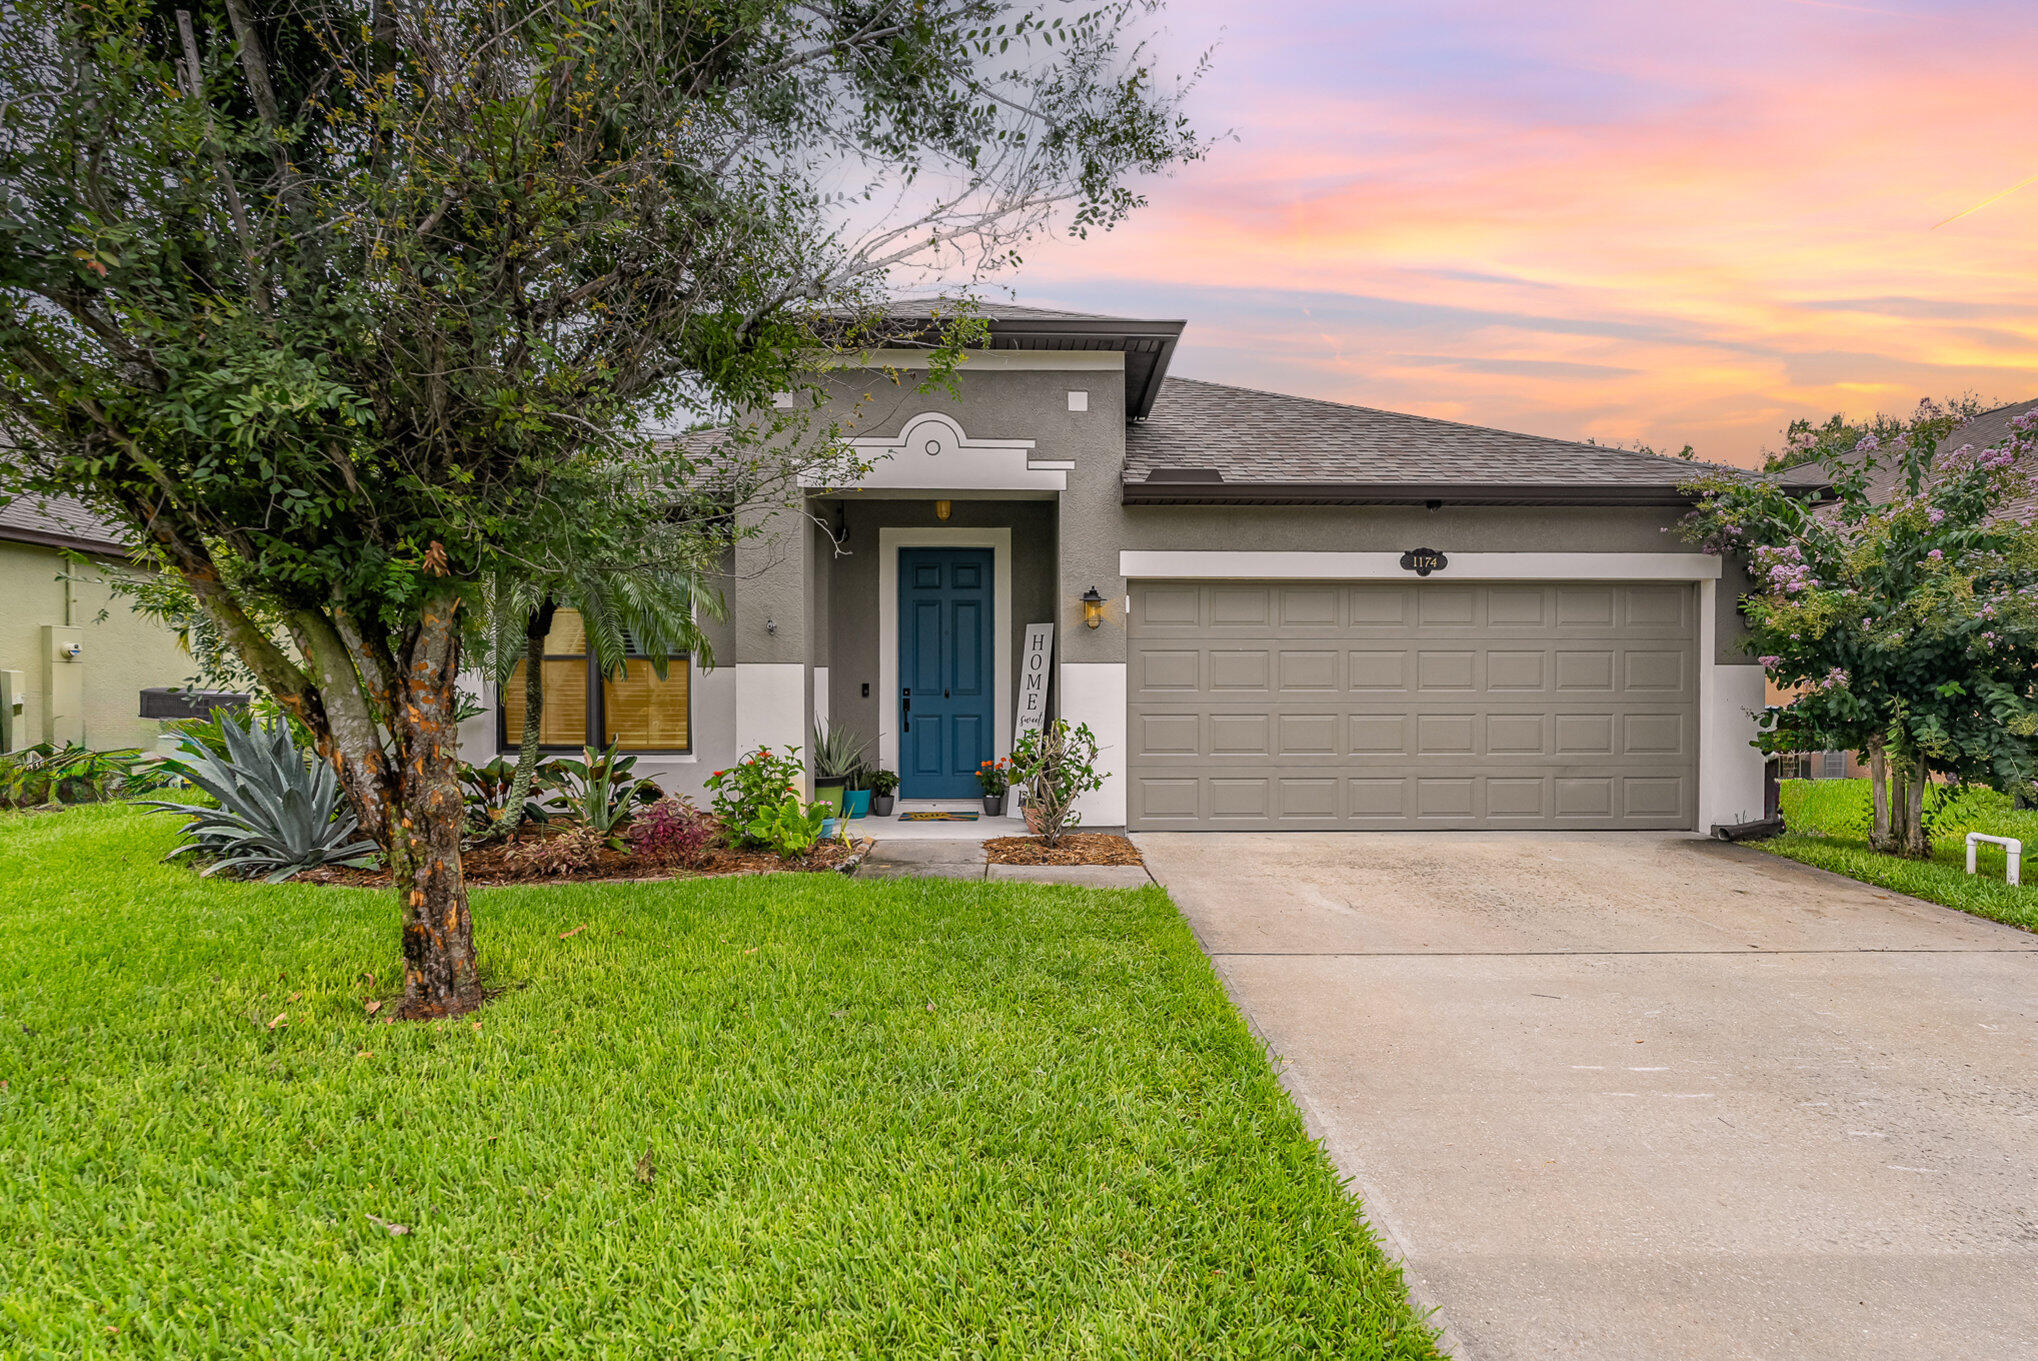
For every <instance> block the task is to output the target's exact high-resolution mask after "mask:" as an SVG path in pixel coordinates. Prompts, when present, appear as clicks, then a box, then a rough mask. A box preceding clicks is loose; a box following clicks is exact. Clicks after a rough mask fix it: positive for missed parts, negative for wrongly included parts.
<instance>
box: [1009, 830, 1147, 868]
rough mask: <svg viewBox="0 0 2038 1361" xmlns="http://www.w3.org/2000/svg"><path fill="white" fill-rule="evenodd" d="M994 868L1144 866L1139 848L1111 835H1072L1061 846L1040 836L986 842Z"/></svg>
mask: <svg viewBox="0 0 2038 1361" xmlns="http://www.w3.org/2000/svg"><path fill="white" fill-rule="evenodd" d="M984 850H985V852H986V853H987V854H988V855H989V857H990V861H991V863H992V864H993V865H1143V864H1145V863H1146V862H1145V861H1144V860H1141V859H1140V858H1139V848H1138V847H1137V846H1135V845H1133V844H1132V843H1131V842H1130V841H1127V840H1126V839H1125V838H1124V837H1122V836H1113V835H1111V834H1110V833H1109V832H1070V833H1069V834H1068V835H1067V836H1065V837H1063V838H1062V839H1061V845H1059V846H1050V845H1048V844H1047V843H1046V842H1045V841H1042V840H1041V839H1040V838H1039V837H1037V836H1001V837H993V838H992V839H991V840H989V841H986V842H985V843H984Z"/></svg>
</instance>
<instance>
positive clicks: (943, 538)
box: [877, 526, 1124, 770]
mask: <svg viewBox="0 0 2038 1361" xmlns="http://www.w3.org/2000/svg"><path fill="white" fill-rule="evenodd" d="M901 548H988V549H990V550H991V628H992V630H993V631H994V632H995V635H996V636H995V637H994V638H993V640H992V649H991V655H992V663H991V664H992V665H993V666H995V667H996V668H997V677H996V681H997V683H996V686H995V689H994V696H995V697H994V700H993V705H994V707H993V709H992V711H991V741H992V746H993V750H992V753H991V754H992V755H993V756H1003V755H1005V754H1006V753H1007V752H1009V751H1011V749H1012V726H1011V725H1012V530H1011V527H1010V526H1002V527H987V528H983V529H965V528H961V527H953V528H950V527H929V528H924V529H921V528H909V527H905V526H884V527H881V528H879V530H878V532H877V563H878V565H877V703H878V710H877V755H878V764H879V765H881V766H883V767H884V768H885V769H886V770H897V769H898V768H899V550H900V549H901ZM1120 707H1121V708H1123V707H1124V706H1123V705H1122V704H1121V705H1120ZM1119 721H1120V722H1121V723H1122V722H1123V721H1124V719H1123V716H1122V715H1121V717H1120V719H1119Z"/></svg>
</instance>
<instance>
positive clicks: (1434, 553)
mask: <svg viewBox="0 0 2038 1361" xmlns="http://www.w3.org/2000/svg"><path fill="white" fill-rule="evenodd" d="M1450 565H1451V560H1450V559H1449V558H1447V557H1445V556H1444V555H1443V554H1442V553H1441V552H1439V551H1438V550H1437V549H1434V548H1411V549H1409V550H1408V551H1407V552H1406V553H1403V554H1402V555H1401V570H1402V571H1404V572H1413V573H1415V574H1416V575H1417V576H1419V577H1426V576H1428V575H1429V574H1430V573H1431V572H1441V571H1443V570H1444V568H1446V567H1449V566H1450Z"/></svg>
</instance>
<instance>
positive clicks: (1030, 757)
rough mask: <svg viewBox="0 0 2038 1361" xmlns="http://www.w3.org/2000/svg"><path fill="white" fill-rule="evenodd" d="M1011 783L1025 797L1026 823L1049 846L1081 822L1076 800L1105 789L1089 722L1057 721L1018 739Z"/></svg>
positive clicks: (1094, 737) (1054, 844)
mask: <svg viewBox="0 0 2038 1361" xmlns="http://www.w3.org/2000/svg"><path fill="white" fill-rule="evenodd" d="M1012 780H1013V782H1014V783H1015V784H1017V785H1019V786H1020V787H1021V788H1022V789H1024V790H1025V792H1026V807H1027V809H1028V814H1027V821H1028V822H1029V823H1030V824H1031V825H1032V826H1033V829H1034V830H1035V831H1036V832H1038V833H1039V835H1040V838H1041V840H1043V841H1045V842H1046V843H1047V844H1048V845H1050V846H1057V845H1060V844H1061V839H1062V838H1063V837H1064V836H1066V835H1067V834H1068V833H1069V832H1071V831H1073V830H1074V829H1075V828H1076V827H1077V826H1079V825H1081V823H1082V820H1083V819H1082V815H1081V814H1080V813H1078V812H1076V800H1077V799H1079V798H1081V797H1082V796H1083V795H1085V794H1088V793H1090V792H1092V791H1093V790H1098V789H1102V788H1103V787H1104V777H1103V776H1102V775H1099V774H1098V773H1097V738H1096V734H1094V733H1092V732H1091V731H1090V725H1089V724H1087V723H1085V724H1081V725H1079V726H1077V727H1074V728H1071V727H1070V726H1069V724H1068V720H1067V719H1065V718H1057V719H1055V720H1054V721H1053V722H1052V723H1049V724H1047V725H1045V726H1044V727H1041V728H1037V729H1035V730H1033V731H1031V732H1028V733H1027V734H1026V735H1025V736H1023V737H1021V738H1020V739H1019V746H1018V748H1017V749H1016V750H1015V751H1013V753H1012Z"/></svg>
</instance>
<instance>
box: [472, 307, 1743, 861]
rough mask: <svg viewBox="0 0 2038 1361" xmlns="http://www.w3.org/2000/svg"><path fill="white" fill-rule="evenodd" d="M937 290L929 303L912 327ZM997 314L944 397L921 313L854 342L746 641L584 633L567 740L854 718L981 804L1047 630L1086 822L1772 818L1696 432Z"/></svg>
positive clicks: (732, 627)
mask: <svg viewBox="0 0 2038 1361" xmlns="http://www.w3.org/2000/svg"><path fill="white" fill-rule="evenodd" d="M937 306H938V304H937V303H936V302H935V301H934V300H928V301H926V302H921V303H909V304H901V305H899V306H898V307H897V308H896V309H895V310H896V315H897V317H898V318H899V320H900V324H901V327H902V331H903V332H904V338H905V339H908V340H910V339H912V338H913V336H914V332H915V328H916V327H925V326H931V324H932V323H931V321H930V320H929V319H930V318H931V317H932V315H933V314H934V312H935V311H936V310H937ZM982 314H983V315H984V316H985V318H986V320H987V322H988V327H989V339H988V343H987V344H986V345H984V346H983V347H981V348H979V349H976V350H973V351H972V352H971V353H970V355H969V357H968V360H967V362H966V363H965V364H964V365H963V369H962V373H961V377H960V379H959V381H958V385H957V388H956V392H955V393H954V394H953V395H951V394H950V393H948V392H947V391H935V392H931V393H923V392H920V391H918V390H917V387H918V384H917V383H916V382H915V381H914V380H913V378H912V377H911V376H910V375H911V374H912V372H913V371H914V370H916V369H919V370H924V369H925V367H926V364H927V356H926V352H925V348H924V346H918V345H914V344H910V343H901V344H900V345H899V346H898V347H897V348H893V349H885V350H880V351H877V352H873V353H870V354H868V355H866V356H864V357H862V358H861V359H859V360H858V361H857V362H856V363H855V364H853V365H844V366H843V367H841V368H840V369H837V370H835V371H833V372H832V373H831V375H830V376H829V378H828V380H827V384H826V414H828V415H830V416H833V417H839V418H840V419H841V420H843V421H844V422H845V423H849V424H850V425H851V428H852V429H853V432H854V433H853V434H852V436H851V438H850V445H851V448H852V451H853V452H854V453H856V454H857V455H858V456H859V457H860V459H862V460H864V461H867V462H868V465H869V471H868V473H867V474H866V475H864V476H862V477H861V478H860V479H858V480H856V481H855V483H854V485H849V486H828V485H818V484H817V485H812V486H809V487H808V488H807V490H806V494H805V505H804V507H803V512H804V513H789V512H784V511H782V512H780V513H778V514H776V515H773V516H771V517H769V519H768V520H767V521H766V522H765V524H764V528H763V532H761V533H760V534H758V535H757V536H755V537H754V538H751V539H749V540H747V541H744V542H743V543H741V544H740V545H739V547H738V549H737V550H736V553H735V561H734V563H733V567H732V572H731V576H730V581H729V583H728V598H729V603H730V610H729V617H728V618H727V619H726V620H724V621H721V622H719V623H717V624H715V625H714V626H713V627H714V632H713V635H712V636H713V638H714V641H715V644H716V653H717V662H718V665H717V666H716V667H715V669H713V670H711V671H701V672H699V673H697V674H690V672H689V668H687V667H686V666H685V665H684V664H682V663H675V664H674V666H673V667H672V669H671V671H670V673H669V674H668V676H667V677H666V678H665V679H664V680H663V681H659V680H658V679H657V678H656V677H654V676H651V675H650V673H649V670H648V668H638V669H634V670H633V671H632V672H631V673H630V675H629V677H628V678H627V679H626V680H625V681H624V682H621V683H618V682H616V681H606V682H605V681H604V680H603V679H602V678H601V677H600V676H599V675H598V674H597V673H596V671H595V670H594V669H593V668H592V667H591V665H590V664H589V663H588V661H587V660H586V657H585V655H584V653H585V648H584V647H582V646H580V645H579V644H578V642H577V638H576V636H575V630H574V628H573V626H572V623H571V621H570V620H569V621H568V622H567V624H566V625H565V628H564V631H563V632H562V631H561V630H559V629H555V641H554V642H553V643H552V644H549V645H548V649H547V658H546V661H545V663H544V664H545V665H546V666H547V667H548V668H549V669H551V670H552V672H553V675H554V677H556V679H557V681H558V684H557V685H556V686H548V695H549V696H556V697H557V698H548V700H547V719H546V722H547V726H548V729H550V731H548V732H547V734H546V736H547V739H548V741H551V742H553V743H555V744H557V745H560V746H568V745H578V743H579V742H580V741H582V740H585V739H587V738H593V739H595V740H601V739H603V738H605V737H606V736H607V735H609V734H612V733H625V734H627V737H628V740H627V741H626V742H625V745H628V746H633V747H636V748H638V749H640V750H641V751H642V752H643V755H642V757H641V759H640V761H639V769H640V770H646V771H651V772H654V773H656V774H657V775H658V777H659V778H660V779H661V780H662V781H664V782H665V783H666V784H667V785H668V787H671V788H673V789H675V790H678V791H683V792H689V793H697V792H698V791H699V790H700V789H701V785H702V781H703V780H704V779H705V777H706V776H707V775H708V774H709V773H710V772H712V771H715V770H718V769H721V768H723V767H725V766H727V765H728V764H730V763H731V762H732V761H734V760H735V759H736V758H737V757H738V756H739V755H740V754H741V753H743V752H745V751H748V750H751V749H754V748H756V747H758V746H760V745H772V746H787V745H799V746H802V747H806V746H808V745H809V744H810V743H811V734H812V732H813V730H814V728H815V726H816V724H819V723H832V724H848V725H851V726H853V727H854V728H855V729H856V730H857V731H858V732H860V733H861V734H863V735H864V736H865V737H866V739H867V740H869V742H870V743H871V747H872V750H873V752H874V755H875V757H876V759H877V760H878V761H880V762H881V763H882V764H883V765H884V766H885V767H887V768H890V769H892V770H895V771H897V772H898V773H899V775H900V777H901V780H902V786H901V789H900V796H901V798H902V800H904V801H906V806H910V805H911V801H913V800H943V799H966V798H970V797H973V796H974V795H975V793H976V784H975V780H974V773H975V771H976V768H977V765H978V763H979V762H980V761H982V760H984V759H987V758H990V757H994V756H999V755H1003V754H1005V753H1006V752H1008V751H1009V750H1010V749H1011V744H1012V739H1013V732H1014V724H1015V703H1016V700H1017V697H1018V694H1019V687H1020V677H1021V667H1022V664H1023V662H1024V660H1025V653H1026V648H1027V640H1028V633H1029V626H1033V625H1042V624H1046V625H1052V626H1053V638H1052V648H1053V652H1052V659H1051V664H1050V665H1049V666H1048V667H1047V670H1048V672H1049V674H1050V675H1051V677H1052V686H1051V692H1050V699H1049V702H1050V704H1051V705H1052V708H1053V709H1054V710H1055V711H1057V712H1058V713H1059V714H1061V715H1062V716H1063V717H1066V718H1067V719H1069V720H1071V721H1072V722H1080V723H1085V724H1087V725H1089V727H1090V728H1091V730H1092V731H1093V732H1094V733H1095V734H1096V735H1097V738H1098V740H1099V742H1100V744H1101V747H1102V764H1103V770H1104V773H1105V774H1106V776H1107V779H1106V781H1105V784H1104V787H1103V789H1102V791H1101V792H1099V793H1098V794H1096V795H1094V796H1092V797H1091V798H1090V799H1089V800H1088V802H1087V805H1086V807H1085V808H1084V809H1083V812H1084V816H1085V821H1086V823H1087V824H1088V825H1091V826H1105V825H1110V826H1119V825H1122V826H1126V827H1129V828H1132V829H1134V830H1145V831H1159V830H1169V829H1185V830H1210V829H1238V830H1250V829H1267V828H1277V829H1285V828H1292V829H1298V830H1300V829H1310V830H1315V829H1323V830H1330V829H1346V828H1399V829H1407V828H1568V829H1581V830H1583V829H1691V830H1701V831H1702V830H1705V829H1708V828H1710V827H1711V826H1713V825H1714V824H1716V823H1724V822H1737V821H1741V820H1743V819H1744V818H1749V817H1754V816H1759V815H1760V813H1761V811H1762V805H1763V788H1762V758H1761V757H1760V755H1759V754H1757V753H1756V752H1755V751H1754V749H1753V748H1752V747H1751V746H1750V745H1749V742H1750V739H1751V738H1752V737H1753V735H1754V724H1753V719H1752V717H1751V713H1752V711H1754V710H1756V709H1759V708H1760V706H1761V705H1762V702H1763V675H1762V671H1761V669H1760V668H1759V667H1758V666H1756V665H1755V663H1754V661H1753V660H1752V659H1751V658H1749V657H1746V656H1744V655H1742V652H1741V649H1740V648H1739V646H1738V644H1739V642H1740V638H1741V629H1740V620H1739V616H1738V614H1737V613H1736V611H1735V601H1736V599H1737V597H1738V595H1739V594H1740V593H1741V592H1742V591H1743V590H1744V589H1745V580H1746V579H1745V575H1744V573H1743V570H1742V567H1741V565H1740V564H1738V563H1734V562H1730V561H1723V560H1722V559H1720V558H1718V557H1714V556H1710V555H1707V554H1705V553H1701V552H1697V551H1694V550H1693V549H1692V548H1691V547H1690V546H1688V545H1687V544H1686V543H1685V542H1684V541H1683V540H1682V539H1681V538H1680V537H1679V536H1678V535H1677V534H1676V533H1675V532H1674V526H1675V525H1676V522H1677V521H1678V519H1679V518H1680V516H1681V515H1682V514H1683V513H1684V511H1685V510H1686V508H1687V506H1688V500H1689V498H1687V497H1686V496H1685V495H1684V494H1683V493H1682V492H1681V491H1679V489H1678V488H1679V485H1680V484H1681V483H1683V482H1685V481H1686V480H1687V479H1689V478H1690V477H1691V476H1692V473H1693V469H1692V465H1691V464H1689V463H1688V462H1684V461H1682V460H1678V459H1674V458H1664V457H1659V456H1656V455H1653V454H1647V453H1637V452H1631V451H1628V450H1623V449H1615V448H1608V447H1603V446H1598V445H1588V444H1579V443H1573V442H1570V441H1566V440H1557V439H1545V438H1540V437H1537V436H1533V435H1522V434H1511V433H1508V432H1505V431H1500V430H1489V429H1483V428H1479V427H1476V426H1470V425H1461V424H1457V423H1454V422H1450V421H1442V420H1432V419H1428V418H1425V417H1420V416H1412V415H1401V414H1397V413H1393V412H1387V411H1376V410H1371V409H1368V408H1364V407H1356V406H1347V405H1341V404H1339V403H1335V402H1327V401H1316V400H1311V399H1307V398H1301V397H1291V396H1283V395H1281V394H1278V393H1270V392H1259V391H1253V390H1249V389H1246V388H1239V387H1230V386H1226V385H1223V384H1218V383H1210V382H1201V381H1192V380H1189V379H1183V378H1175V377H1172V376H1170V375H1169V372H1168V368H1169V362H1170V360H1171V358H1172V357H1173V355H1174V352H1175V348H1176V345H1177V343H1178V341H1179V339H1180V337H1181V335H1182V332H1183V328H1184V324H1185V323H1183V322H1182V321H1179V320H1146V319H1139V318H1127V317H1108V316H1092V315H1087V314H1080V313H1073V312H1063V311H1051V310H1047V309H1041V308H1031V307H1021V306H1000V305H995V304H993V305H989V306H986V307H985V308H984V309H983V313H982ZM888 370H901V371H905V372H906V373H907V374H908V375H909V376H908V377H907V378H906V379H905V380H904V381H894V379H893V377H891V376H890V375H889V374H888V372H887V371H888ZM512 688H514V687H512ZM516 705H517V700H516V696H515V695H514V694H512V695H511V696H510V708H509V709H508V710H507V711H505V710H504V709H503V708H502V707H501V706H491V711H490V712H489V713H487V714H484V715H483V716H482V717H480V718H478V719H475V720H473V721H472V722H471V723H470V724H469V725H468V726H467V727H466V728H464V729H463V744H464V750H465V754H466V755H467V756H468V758H469V759H477V758H482V757H485V756H487V755H489V754H492V753H493V752H495V751H498V750H508V749H509V748H510V747H511V746H512V745H513V742H514V739H515V738H516V737H517V736H518V735H519V734H520V733H521V715H520V714H519V713H517V712H516Z"/></svg>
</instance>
